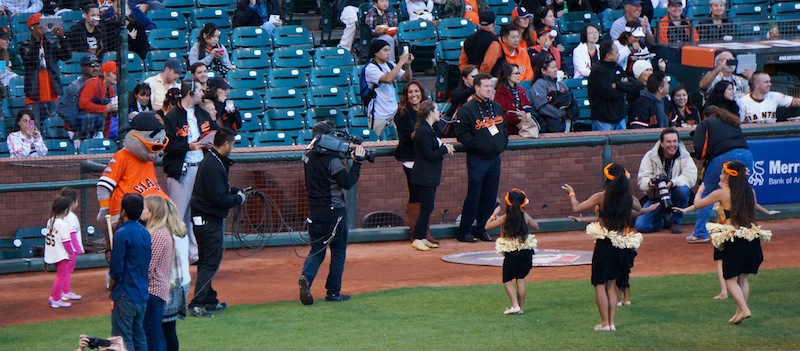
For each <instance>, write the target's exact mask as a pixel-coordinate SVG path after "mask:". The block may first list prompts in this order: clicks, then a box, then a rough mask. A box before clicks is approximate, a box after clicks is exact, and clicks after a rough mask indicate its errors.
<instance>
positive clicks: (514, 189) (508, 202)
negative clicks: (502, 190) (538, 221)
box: [505, 188, 529, 208]
mask: <svg viewBox="0 0 800 351" xmlns="http://www.w3.org/2000/svg"><path fill="white" fill-rule="evenodd" d="M515 191H516V192H519V193H521V194H522V196H524V197H525V202H523V203H521V204H520V205H519V208H525V205H527V204H528V202H529V201H528V195H526V194H525V192H524V191H522V189H520V188H513V189H511V191H509V192H507V193H506V197H505V199H506V205H509V206H511V199H509V198H508V195H509V194H511V193H513V192H515Z"/></svg>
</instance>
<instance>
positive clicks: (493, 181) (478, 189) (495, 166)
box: [457, 154, 500, 237]
mask: <svg viewBox="0 0 800 351" xmlns="http://www.w3.org/2000/svg"><path fill="white" fill-rule="evenodd" d="M467 178H468V179H469V183H468V185H467V198H466V199H464V206H463V207H462V208H461V225H459V227H458V232H457V235H458V236H459V237H464V236H466V235H467V234H470V233H471V230H472V222H473V221H475V220H477V221H478V223H477V224H478V226H477V227H476V228H475V231H474V234H475V235H478V236H479V235H482V234H483V233H484V232H486V229H484V226H485V225H486V221H487V220H489V216H491V215H492V211H494V208H495V200H496V198H497V187H498V186H499V185H500V156H499V155H498V156H493V157H490V158H488V159H486V158H484V157H478V156H474V155H471V154H467Z"/></svg>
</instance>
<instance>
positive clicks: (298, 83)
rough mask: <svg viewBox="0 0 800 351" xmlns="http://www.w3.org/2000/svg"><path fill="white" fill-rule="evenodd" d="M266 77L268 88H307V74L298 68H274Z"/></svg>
mask: <svg viewBox="0 0 800 351" xmlns="http://www.w3.org/2000/svg"><path fill="white" fill-rule="evenodd" d="M267 77H268V78H267V81H268V82H269V87H270V88H300V89H305V88H308V76H306V74H305V72H303V71H301V70H300V69H298V68H275V69H272V70H270V71H269V74H268V75H267Z"/></svg>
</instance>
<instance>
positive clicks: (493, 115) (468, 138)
mask: <svg viewBox="0 0 800 351" xmlns="http://www.w3.org/2000/svg"><path fill="white" fill-rule="evenodd" d="M456 118H457V119H458V122H456V138H458V141H459V142H460V143H461V144H463V145H464V147H465V148H467V153H469V154H471V155H476V156H477V155H479V156H482V157H483V158H487V159H488V158H491V157H494V156H498V155H500V154H501V153H502V152H503V151H504V150H505V149H506V146H508V127H507V126H506V125H507V122H506V120H505V118H504V113H503V108H502V107H500V104H498V103H496V102H494V101H492V100H486V101H481V100H480V99H479V98H478V97H477V96H476V97H474V98H473V99H472V100H470V101H467V102H466V103H464V105H462V106H461V109H460V110H458V114H457V115H456ZM492 127H496V128H497V133H496V134H495V135H492V133H491V132H490V129H491V128H492Z"/></svg>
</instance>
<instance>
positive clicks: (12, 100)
mask: <svg viewBox="0 0 800 351" xmlns="http://www.w3.org/2000/svg"><path fill="white" fill-rule="evenodd" d="M5 100H6V101H8V110H9V112H10V114H9V116H15V117H16V115H17V112H18V111H19V110H21V109H23V108H27V105H26V104H25V97H24V96H13V97H9V98H6V99H5ZM4 119H5V120H9V122H10V123H9V124H11V125H12V127H13V125H14V118H4ZM9 132H10V131H9V130H6V135H8V134H9Z"/></svg>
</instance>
